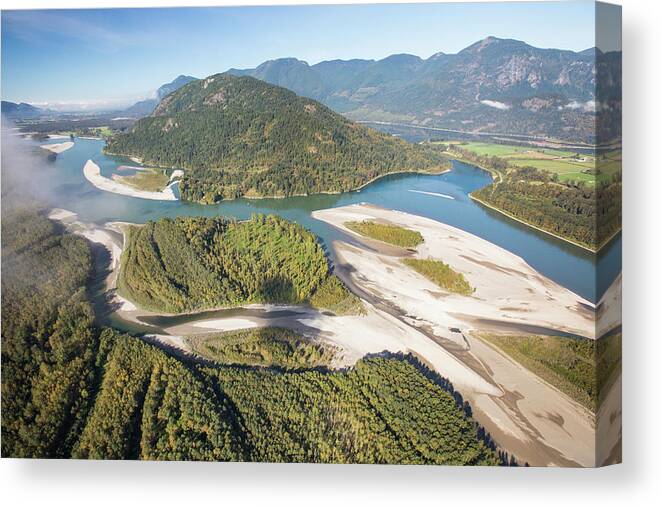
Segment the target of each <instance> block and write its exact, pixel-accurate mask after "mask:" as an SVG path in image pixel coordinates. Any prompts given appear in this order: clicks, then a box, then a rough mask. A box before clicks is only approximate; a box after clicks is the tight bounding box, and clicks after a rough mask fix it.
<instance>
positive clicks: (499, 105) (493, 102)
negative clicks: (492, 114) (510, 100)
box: [480, 100, 512, 111]
mask: <svg viewBox="0 0 661 507" xmlns="http://www.w3.org/2000/svg"><path fill="white" fill-rule="evenodd" d="M480 103H481V104H484V105H485V106H489V107H495V108H496V109H500V110H501V111H507V110H508V109H511V108H512V106H510V105H509V104H505V103H504V102H498V101H497V100H480Z"/></svg>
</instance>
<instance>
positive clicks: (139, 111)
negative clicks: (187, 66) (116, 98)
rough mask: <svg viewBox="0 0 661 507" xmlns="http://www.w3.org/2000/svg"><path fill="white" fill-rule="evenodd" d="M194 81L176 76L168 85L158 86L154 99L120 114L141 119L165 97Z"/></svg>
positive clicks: (134, 105) (140, 102) (142, 102)
mask: <svg viewBox="0 0 661 507" xmlns="http://www.w3.org/2000/svg"><path fill="white" fill-rule="evenodd" d="M196 79H197V78H196V77H192V76H184V75H181V76H177V77H176V78H175V79H173V80H172V81H170V82H169V83H165V84H164V85H162V86H160V87H159V88H158V90H156V98H155V99H145V100H141V101H139V102H136V103H135V104H133V105H132V106H131V107H129V108H127V109H125V110H124V111H122V114H124V115H126V116H130V117H132V118H142V117H144V116H149V115H150V114H151V113H152V112H153V111H154V109H156V106H158V103H159V102H160V101H161V100H163V99H164V98H165V97H166V96H167V95H169V94H170V93H172V92H174V91H176V90H178V89H179V88H181V87H182V86H184V85H187V84H188V83H190V82H191V81H195V80H196Z"/></svg>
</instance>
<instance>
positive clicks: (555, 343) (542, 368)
mask: <svg viewBox="0 0 661 507" xmlns="http://www.w3.org/2000/svg"><path fill="white" fill-rule="evenodd" d="M479 336H480V338H482V339H484V340H486V341H488V342H489V343H492V344H493V345H495V346H496V347H498V348H499V349H501V350H502V351H503V352H505V353H506V354H507V355H508V356H510V357H511V358H512V359H514V360H515V361H517V362H518V363H520V364H521V365H522V366H524V367H525V368H527V369H529V370H530V371H531V372H533V373H534V374H535V375H537V376H539V377H541V378H542V379H544V380H546V381H547V382H549V383H550V384H553V385H554V386H555V387H557V388H558V389H560V390H561V391H562V392H564V393H566V394H567V395H569V396H571V397H572V398H573V399H575V400H576V401H578V402H579V403H581V404H582V405H585V406H586V407H587V408H589V409H590V410H592V411H595V408H596V407H597V406H598V403H599V402H600V401H601V400H602V399H603V396H604V395H605V394H606V393H607V390H608V386H609V385H610V383H611V382H612V381H613V380H614V377H615V373H616V372H617V371H619V369H620V368H621V349H622V335H621V334H615V335H610V336H608V337H604V338H601V339H599V340H597V341H596V342H595V341H594V340H589V339H580V338H562V337H557V336H499V335H493V334H480V335H479Z"/></svg>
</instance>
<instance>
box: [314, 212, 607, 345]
mask: <svg viewBox="0 0 661 507" xmlns="http://www.w3.org/2000/svg"><path fill="white" fill-rule="evenodd" d="M312 216H313V217H314V218H316V219H318V220H322V221H324V222H327V223H329V224H331V225H333V226H335V227H337V228H339V229H341V230H343V231H344V232H346V233H347V234H349V235H350V236H352V237H354V238H356V239H357V240H359V241H364V238H362V237H361V236H360V235H358V234H356V233H355V232H353V231H351V230H350V229H348V228H347V227H346V226H345V225H344V224H345V223H346V222H350V221H362V220H373V221H379V222H387V223H392V224H395V225H399V226H402V227H406V228H409V229H413V230H416V231H419V232H420V233H421V234H422V236H423V237H424V243H422V244H421V245H420V246H419V247H418V248H417V252H416V253H415V254H414V257H416V258H420V259H427V258H433V259H438V260H441V261H443V262H445V263H447V264H449V265H450V266H451V267H452V269H454V270H455V271H458V272H460V273H462V274H463V275H464V277H465V278H466V279H467V280H468V282H469V283H470V285H471V286H472V287H474V288H475V292H474V293H473V294H472V295H471V296H462V295H458V294H451V293H448V292H446V291H443V290H442V289H440V288H439V287H438V286H437V285H436V284H434V283H433V282H431V281H429V280H428V279H426V278H425V277H423V276H422V275H420V274H418V273H417V272H415V271H414V270H412V269H410V268H408V267H407V266H405V265H404V264H402V262H401V256H397V255H392V254H391V253H392V252H391V250H387V249H385V248H381V245H383V244H378V243H379V242H374V241H371V242H370V241H367V242H366V243H367V244H368V245H369V246H371V247H373V248H361V247H360V245H349V244H347V243H344V242H336V244H335V245H333V246H334V250H335V252H336V254H337V257H338V261H339V262H340V263H343V264H347V265H349V266H351V267H352V269H353V270H354V271H353V272H354V276H353V278H354V280H353V281H354V282H355V283H357V284H358V285H360V286H361V287H362V288H364V289H365V290H367V291H368V292H371V293H372V294H375V295H376V294H378V295H379V297H382V298H385V299H387V300H389V301H396V302H397V306H399V307H400V308H402V309H403V310H405V311H406V312H407V313H408V314H410V315H413V316H415V317H416V319H418V320H419V324H420V325H423V324H425V325H428V326H431V327H432V328H433V329H434V331H435V333H437V334H440V335H442V336H445V337H446V338H448V339H451V340H452V339H456V336H454V335H456V333H449V332H448V328H449V327H455V328H460V329H461V330H462V331H470V330H484V329H485V327H487V323H488V325H489V326H491V327H497V326H498V324H499V323H502V325H503V329H505V328H510V329H512V328H513V327H515V326H521V327H527V328H528V329H531V328H547V329H552V330H555V331H561V332H566V333H570V334H576V335H580V336H584V337H587V338H594V335H595V321H594V305H593V304H592V303H590V302H589V301H587V300H586V299H584V298H582V297H580V296H578V295H576V294H574V293H573V292H571V291H570V290H568V289H566V288H565V287H562V286H561V285H559V284H557V283H555V282H553V281H552V280H550V279H549V278H547V277H545V276H544V275H542V274H541V273H539V272H537V271H535V270H534V269H533V268H532V267H531V266H530V265H529V264H528V263H526V262H525V261H524V260H523V259H522V258H521V257H518V256H516V255H514V254H512V253H511V252H508V251H507V250H505V249H503V248H500V247H499V246H496V245H494V244H493V243H490V242H488V241H486V240H483V239H482V238H479V237H477V236H474V235H473V234H469V233H467V232H465V231H462V230H461V229H457V228H455V227H452V226H450V225H446V224H443V223H441V222H437V221H435V220H431V219H428V218H424V217H419V216H415V215H410V214H408V213H403V212H399V211H391V210H386V209H382V208H378V207H375V206H371V205H361V204H357V205H351V206H345V207H341V208H333V209H328V210H320V211H315V212H313V213H312ZM385 252H387V253H388V254H386V253H385Z"/></svg>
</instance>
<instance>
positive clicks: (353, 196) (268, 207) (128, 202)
mask: <svg viewBox="0 0 661 507" xmlns="http://www.w3.org/2000/svg"><path fill="white" fill-rule="evenodd" d="M54 142H56V141H54ZM57 142H60V141H57ZM103 144H104V143H103V141H99V140H91V139H76V144H75V146H74V147H73V148H71V149H70V150H68V151H65V152H63V153H61V154H60V155H58V157H57V159H56V160H55V161H54V162H53V163H52V164H51V165H50V166H49V167H52V170H53V173H54V174H56V175H57V177H56V178H55V177H54V178H49V179H48V181H47V183H46V184H47V185H51V186H52V187H53V188H52V190H53V192H52V194H53V195H54V197H53V199H52V200H53V206H55V207H61V208H65V209H68V210H72V211H75V212H76V213H78V214H79V216H80V218H81V219H82V220H84V221H89V222H96V223H103V222H107V221H114V220H119V221H127V222H136V223H142V222H146V221H147V220H151V219H157V218H159V217H163V216H168V217H174V216H177V215H204V216H215V215H225V216H233V217H236V218H238V219H245V218H248V217H250V215H251V214H252V213H275V214H278V215H281V216H283V217H284V218H287V219H288V220H292V221H295V222H298V223H300V224H301V225H303V226H305V227H307V228H308V229H310V230H311V231H313V232H314V233H315V234H317V235H318V236H319V237H320V238H321V239H322V240H323V241H324V242H326V243H327V244H329V243H330V241H332V240H334V239H336V238H338V237H339V235H340V233H339V232H337V231H336V230H334V229H333V228H332V227H330V226H328V225H326V224H324V223H322V222H320V221H318V220H315V219H313V218H312V217H311V216H310V213H311V212H312V211H314V210H318V209H324V208H331V207H337V206H344V205H347V204H354V203H359V202H367V203H371V204H375V205H378V206H382V207H384V208H390V209H397V210H401V211H406V212H409V213H414V214H416V215H422V216H425V217H428V218H432V219H435V220H439V221H441V222H444V223H447V224H450V225H453V226H455V227H458V228H460V229H463V230H465V231H467V232H470V233H472V234H475V235H477V236H480V237H482V238H484V239H486V240H488V241H491V242H492V243H495V244H497V245H499V246H501V247H503V248H505V249H507V250H509V251H510V252H512V253H514V254H516V255H519V256H520V257H522V258H523V259H525V260H526V261H527V262H528V263H529V264H530V265H531V266H533V267H534V268H535V269H537V270H538V271H540V272H541V273H543V274H545V275H546V276H548V277H549V278H551V279H552V280H554V281H556V282H558V283H559V284H561V285H564V286H565V287H567V288H569V289H570V290H572V291H574V292H576V293H577V294H580V295H581V296H583V297H585V298H586V299H588V300H590V301H595V300H596V298H597V297H598V296H600V295H601V294H602V293H603V292H604V290H605V289H606V288H607V287H608V285H610V283H611V282H612V280H613V279H614V278H615V277H616V276H617V274H618V273H619V272H620V269H621V259H622V243H621V237H620V236H618V237H617V238H616V239H615V240H613V241H612V242H611V243H610V244H609V245H608V247H606V248H605V249H603V250H602V251H601V252H600V254H599V255H598V256H596V255H594V254H592V253H590V252H587V251H585V250H583V249H581V248H578V247H575V246H573V245H571V244H568V243H566V242H564V241H561V240H559V239H556V238H553V237H552V236H549V235H547V234H544V233H542V232H539V231H536V230H534V229H531V228H529V227H526V226H524V225H522V224H519V223H518V222H516V221H514V220H511V219H508V218H507V217H504V216H503V215H501V214H499V213H496V212H494V211H492V210H488V209H485V208H483V207H482V206H480V205H478V204H476V203H474V202H473V201H472V200H471V199H470V198H469V197H468V194H469V193H470V192H472V191H473V190H476V189H478V188H481V187H483V186H485V185H488V184H489V183H490V182H491V178H490V176H489V175H488V174H487V173H485V172H484V171H482V170H480V169H478V168H476V167H473V166H470V165H468V164H464V163H461V162H454V163H453V170H452V171H450V172H448V173H445V174H441V175H394V176H388V177H385V178H382V179H380V180H378V181H376V182H374V183H372V184H370V185H369V186H367V187H365V188H364V189H362V190H361V191H356V192H349V193H345V194H341V195H313V196H308V197H291V198H287V199H259V200H249V199H237V200H235V201H228V202H223V203H220V204H217V205H213V206H203V205H200V204H193V203H186V202H180V201H150V200H145V199H138V198H133V197H127V196H121V195H117V194H112V193H109V192H104V191H101V190H98V189H96V188H95V187H94V186H92V185H91V184H90V183H89V182H88V181H87V180H86V179H85V177H84V176H83V166H84V164H85V162H86V161H87V159H90V158H91V159H92V160H94V162H96V163H97V164H98V165H99V167H100V168H101V173H102V174H103V175H105V176H110V174H112V172H113V171H114V170H115V168H116V167H117V166H118V165H123V164H127V165H135V164H134V163H133V162H131V161H130V160H128V159H126V158H123V157H112V156H107V155H104V154H103V153H102V148H103ZM411 190H417V191H424V192H434V193H440V194H444V195H447V196H451V197H452V198H453V199H448V198H444V197H441V196H436V195H428V194H421V193H416V192H411ZM597 271H598V272H599V277H597Z"/></svg>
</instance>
